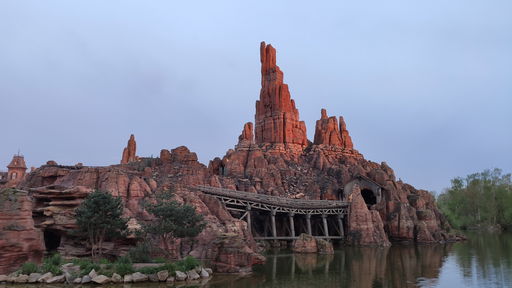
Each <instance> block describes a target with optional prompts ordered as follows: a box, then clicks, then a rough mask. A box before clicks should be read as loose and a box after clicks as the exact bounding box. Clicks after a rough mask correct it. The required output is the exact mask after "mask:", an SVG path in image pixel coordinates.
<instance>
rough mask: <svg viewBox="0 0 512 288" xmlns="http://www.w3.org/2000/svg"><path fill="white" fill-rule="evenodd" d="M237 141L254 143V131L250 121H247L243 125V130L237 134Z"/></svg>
mask: <svg viewBox="0 0 512 288" xmlns="http://www.w3.org/2000/svg"><path fill="white" fill-rule="evenodd" d="M238 143H239V144H242V143H244V144H252V143H254V131H253V126H252V122H247V123H245V125H244V130H242V134H240V136H238Z"/></svg>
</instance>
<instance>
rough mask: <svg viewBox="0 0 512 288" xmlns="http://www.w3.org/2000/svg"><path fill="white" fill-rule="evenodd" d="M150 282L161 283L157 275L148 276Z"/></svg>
mask: <svg viewBox="0 0 512 288" xmlns="http://www.w3.org/2000/svg"><path fill="white" fill-rule="evenodd" d="M148 278H149V281H151V282H159V281H160V279H158V276H157V275H156V274H149V275H148Z"/></svg>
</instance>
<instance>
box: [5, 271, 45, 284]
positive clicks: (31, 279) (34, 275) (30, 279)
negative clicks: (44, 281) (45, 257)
mask: <svg viewBox="0 0 512 288" xmlns="http://www.w3.org/2000/svg"><path fill="white" fill-rule="evenodd" d="M41 276H42V274H41V273H30V275H28V283H36V282H37V280H39V278H41ZM0 278H1V276H0ZM0 282H2V281H1V279H0Z"/></svg>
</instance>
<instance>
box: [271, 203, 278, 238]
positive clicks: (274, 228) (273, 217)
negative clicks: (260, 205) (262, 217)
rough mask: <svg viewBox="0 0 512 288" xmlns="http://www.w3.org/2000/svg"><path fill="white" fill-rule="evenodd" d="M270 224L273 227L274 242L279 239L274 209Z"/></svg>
mask: <svg viewBox="0 0 512 288" xmlns="http://www.w3.org/2000/svg"><path fill="white" fill-rule="evenodd" d="M270 217H271V218H270V221H271V222H270V224H271V225H272V237H274V240H276V239H275V238H276V237H277V230H276V210H274V209H272V211H271V215H270Z"/></svg>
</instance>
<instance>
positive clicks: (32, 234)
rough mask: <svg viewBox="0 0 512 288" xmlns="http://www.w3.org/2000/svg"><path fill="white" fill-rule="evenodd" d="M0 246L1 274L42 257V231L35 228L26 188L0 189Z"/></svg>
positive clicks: (30, 200) (30, 201)
mask: <svg viewBox="0 0 512 288" xmlns="http://www.w3.org/2000/svg"><path fill="white" fill-rule="evenodd" d="M0 247H1V248H0V274H3V272H5V271H13V270H15V269H16V268H17V267H19V266H20V265H21V264H23V263H25V262H27V261H33V262H38V261H40V260H41V258H42V256H43V251H44V244H43V237H42V233H41V231H39V230H38V229H36V228H35V227H34V220H33V219H32V199H31V198H30V196H29V195H28V193H27V192H26V191H19V190H16V189H3V190H0Z"/></svg>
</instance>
